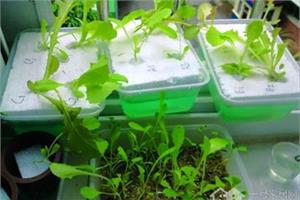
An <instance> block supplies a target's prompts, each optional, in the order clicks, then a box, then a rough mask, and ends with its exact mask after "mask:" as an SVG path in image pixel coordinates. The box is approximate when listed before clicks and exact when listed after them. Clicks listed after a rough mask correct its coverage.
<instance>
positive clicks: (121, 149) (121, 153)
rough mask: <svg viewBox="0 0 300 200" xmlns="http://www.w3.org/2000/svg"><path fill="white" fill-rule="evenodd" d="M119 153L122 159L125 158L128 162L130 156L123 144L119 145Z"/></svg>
mask: <svg viewBox="0 0 300 200" xmlns="http://www.w3.org/2000/svg"><path fill="white" fill-rule="evenodd" d="M118 154H119V156H120V157H121V158H122V160H124V161H125V162H128V156H127V154H126V152H125V151H124V149H123V148H122V147H121V146H120V147H118Z"/></svg>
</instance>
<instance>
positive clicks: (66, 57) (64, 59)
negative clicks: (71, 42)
mask: <svg viewBox="0 0 300 200" xmlns="http://www.w3.org/2000/svg"><path fill="white" fill-rule="evenodd" d="M56 56H57V59H58V60H59V62H67V61H68V60H69V55H68V54H67V52H65V51H64V50H62V49H58V52H57V53H56Z"/></svg>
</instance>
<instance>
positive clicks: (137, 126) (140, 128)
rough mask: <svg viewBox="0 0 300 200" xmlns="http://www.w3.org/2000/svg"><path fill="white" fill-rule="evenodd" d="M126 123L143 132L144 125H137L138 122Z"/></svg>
mask: <svg viewBox="0 0 300 200" xmlns="http://www.w3.org/2000/svg"><path fill="white" fill-rule="evenodd" d="M128 125H129V127H130V128H132V129H133V130H136V131H141V132H144V131H145V129H144V127H142V126H141V125H139V124H138V123H135V122H129V123H128Z"/></svg>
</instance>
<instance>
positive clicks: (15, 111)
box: [0, 29, 104, 121]
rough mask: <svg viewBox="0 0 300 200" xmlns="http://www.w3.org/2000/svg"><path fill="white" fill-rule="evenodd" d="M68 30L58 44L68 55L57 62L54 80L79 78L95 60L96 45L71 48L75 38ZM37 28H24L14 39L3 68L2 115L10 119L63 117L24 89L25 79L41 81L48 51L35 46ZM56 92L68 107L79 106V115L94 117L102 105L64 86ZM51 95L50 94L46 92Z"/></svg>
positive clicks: (29, 119)
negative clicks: (62, 61) (90, 101)
mask: <svg viewBox="0 0 300 200" xmlns="http://www.w3.org/2000/svg"><path fill="white" fill-rule="evenodd" d="M69 31H71V30H70V29H63V30H62V32H61V33H60V35H62V34H64V36H63V37H60V38H59V44H58V47H59V48H61V49H64V50H65V51H66V52H67V53H68V54H69V59H68V61H67V62H66V63H60V67H59V70H58V71H57V72H56V73H55V74H54V75H53V79H54V80H56V81H57V82H61V83H67V82H69V81H71V80H73V79H74V78H77V77H79V75H80V74H82V72H84V71H85V70H87V69H88V67H89V65H90V63H91V62H94V61H96V59H97V46H96V45H94V46H84V47H80V48H70V45H72V43H73V42H75V41H76V39H75V38H76V37H78V36H77V35H76V34H75V33H73V34H67V35H66V33H67V32H69ZM40 38H41V36H40V33H39V30H26V31H23V32H21V33H20V34H19V35H18V36H17V38H16V39H15V42H14V45H13V48H12V51H11V53H10V57H9V61H8V64H7V66H6V67H5V68H4V69H3V72H2V77H3V79H2V80H1V81H2V82H1V94H2V98H1V100H0V102H1V112H2V113H3V115H2V118H3V119H6V120H11V121H31V120H33V121H36V120H37V121H41V120H56V119H62V115H60V114H59V113H58V111H57V110H56V109H55V108H54V107H53V106H52V105H50V104H49V103H48V102H47V101H46V100H45V99H42V97H40V96H38V95H36V94H34V93H32V92H31V91H30V90H29V89H28V88H27V84H26V83H27V81H28V80H32V81H35V80H40V79H42V77H43V72H44V70H45V66H46V62H47V51H41V50H38V48H37V43H38V41H40ZM59 91H60V92H61V94H62V97H63V99H64V100H66V102H67V103H68V105H69V106H74V107H82V108H83V109H82V112H81V116H96V115H98V114H99V113H100V111H101V110H102V109H103V108H104V105H103V104H102V105H92V104H89V103H88V102H87V101H86V100H85V99H78V98H76V97H74V96H73V95H72V93H71V91H70V90H69V89H68V88H67V87H61V88H60V89H59ZM49 94H51V93H49Z"/></svg>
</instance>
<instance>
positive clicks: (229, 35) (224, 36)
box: [220, 30, 239, 45]
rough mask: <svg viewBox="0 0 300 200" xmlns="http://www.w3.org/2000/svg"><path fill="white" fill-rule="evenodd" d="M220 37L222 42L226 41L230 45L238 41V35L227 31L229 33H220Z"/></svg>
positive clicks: (235, 32)
mask: <svg viewBox="0 0 300 200" xmlns="http://www.w3.org/2000/svg"><path fill="white" fill-rule="evenodd" d="M220 37H221V38H222V39H223V40H224V41H227V42H229V43H231V44H232V45H234V42H235V41H237V40H238V39H239V34H238V32H237V31H234V30H229V31H225V32H224V33H221V35H220Z"/></svg>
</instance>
